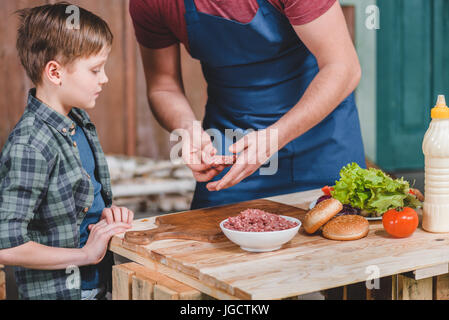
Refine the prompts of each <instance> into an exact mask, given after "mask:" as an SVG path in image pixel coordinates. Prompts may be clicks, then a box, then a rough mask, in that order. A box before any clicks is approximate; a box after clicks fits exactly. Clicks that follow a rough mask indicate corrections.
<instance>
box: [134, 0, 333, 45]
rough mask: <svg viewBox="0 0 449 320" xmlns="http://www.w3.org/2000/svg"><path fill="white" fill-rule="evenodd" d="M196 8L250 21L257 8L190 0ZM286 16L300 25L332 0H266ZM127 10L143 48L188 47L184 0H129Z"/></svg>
mask: <svg viewBox="0 0 449 320" xmlns="http://www.w3.org/2000/svg"><path fill="white" fill-rule="evenodd" d="M194 1H195V4H196V7H197V9H198V11H200V12H203V13H207V14H211V15H214V16H219V17H223V18H226V19H230V20H234V21H238V22H240V23H248V22H250V21H251V20H252V19H253V18H254V16H255V15H256V12H257V10H258V8H259V5H258V3H257V0H194ZM268 1H269V2H270V3H271V4H272V5H273V6H274V7H275V8H277V9H278V10H279V11H280V12H281V13H283V14H285V16H286V17H287V18H288V19H289V21H290V22H291V24H292V25H302V24H306V23H308V22H310V21H313V20H315V19H316V18H318V17H319V16H321V15H322V14H323V13H325V12H326V11H327V10H328V9H329V8H330V7H331V6H332V5H333V4H334V3H335V1H336V0H268ZM129 10H130V14H131V17H132V20H133V23H134V28H135V32H136V38H137V41H139V43H140V44H141V45H142V46H144V47H147V48H151V49H160V48H165V47H168V46H171V45H173V44H175V43H178V42H182V43H183V44H184V45H185V46H186V48H187V49H188V47H189V46H188V36H187V26H186V21H185V17H184V14H185V6H184V0H131V1H130V5H129Z"/></svg>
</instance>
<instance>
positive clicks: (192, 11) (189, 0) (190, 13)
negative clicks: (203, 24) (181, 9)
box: [184, 0, 199, 25]
mask: <svg viewBox="0 0 449 320" xmlns="http://www.w3.org/2000/svg"><path fill="white" fill-rule="evenodd" d="M184 6H185V8H186V14H185V17H186V23H187V25H190V24H193V23H196V22H198V21H199V18H198V10H197V9H196V5H195V2H194V1H193V0H184Z"/></svg>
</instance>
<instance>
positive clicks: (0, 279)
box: [0, 266, 6, 300]
mask: <svg viewBox="0 0 449 320" xmlns="http://www.w3.org/2000/svg"><path fill="white" fill-rule="evenodd" d="M5 299H6V276H5V271H4V270H3V266H0V300H5Z"/></svg>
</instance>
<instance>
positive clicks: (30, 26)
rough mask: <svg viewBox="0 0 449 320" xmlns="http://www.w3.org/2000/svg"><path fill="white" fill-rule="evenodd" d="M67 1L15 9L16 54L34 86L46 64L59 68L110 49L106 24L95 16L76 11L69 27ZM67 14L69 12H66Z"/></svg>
mask: <svg viewBox="0 0 449 320" xmlns="http://www.w3.org/2000/svg"><path fill="white" fill-rule="evenodd" d="M70 6H71V4H70V3H68V2H59V3H56V4H49V5H44V6H40V7H35V8H27V9H22V10H18V11H17V13H18V15H19V18H20V24H19V28H18V35H17V44H16V47H17V51H18V53H19V57H20V61H21V62H22V65H23V66H24V68H25V70H26V73H27V74H28V76H29V77H30V79H31V81H33V83H34V84H35V85H36V86H37V85H39V84H41V82H42V73H43V71H44V69H45V66H46V65H47V63H48V62H50V61H52V60H55V61H57V62H58V63H60V64H61V65H63V66H66V65H69V64H70V63H72V62H74V61H75V60H76V59H77V58H83V57H86V58H87V57H89V56H91V55H95V54H98V53H99V52H100V51H101V50H102V49H103V48H107V47H111V46H112V40H113V35H112V32H111V30H110V29H109V27H108V25H107V23H106V22H105V21H104V20H102V19H101V18H100V17H98V16H96V15H95V14H93V13H91V12H89V11H87V10H85V9H83V8H80V7H76V9H77V10H79V11H78V12H79V24H77V25H76V26H75V27H74V26H73V24H71V23H73V21H69V20H71V19H70V17H71V15H72V13H70V12H71V11H70V9H71V8H75V7H71V8H69V7H70ZM67 12H69V13H67Z"/></svg>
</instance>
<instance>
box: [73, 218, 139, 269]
mask: <svg viewBox="0 0 449 320" xmlns="http://www.w3.org/2000/svg"><path fill="white" fill-rule="evenodd" d="M129 228H131V225H129V224H127V223H124V222H114V223H112V224H108V223H107V221H106V219H103V220H100V222H98V223H97V224H94V225H90V226H89V230H90V234H89V238H88V239H87V242H86V245H85V246H84V247H83V248H82V249H81V250H82V251H84V253H85V254H86V257H87V264H98V263H100V261H101V260H103V258H104V256H105V254H106V250H107V249H108V243H109V240H111V238H112V236H114V235H115V234H117V233H122V232H125V231H126V230H127V229H129Z"/></svg>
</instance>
